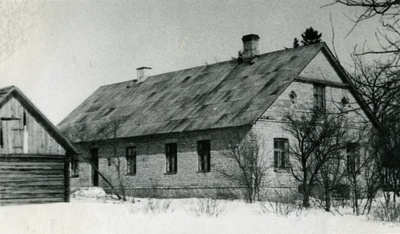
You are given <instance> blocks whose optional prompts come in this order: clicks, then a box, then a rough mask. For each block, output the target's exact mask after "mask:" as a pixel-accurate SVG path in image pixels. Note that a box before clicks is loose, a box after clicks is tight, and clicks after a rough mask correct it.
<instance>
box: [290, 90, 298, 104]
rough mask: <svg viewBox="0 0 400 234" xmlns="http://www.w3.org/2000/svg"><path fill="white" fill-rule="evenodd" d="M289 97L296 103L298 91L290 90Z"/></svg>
mask: <svg viewBox="0 0 400 234" xmlns="http://www.w3.org/2000/svg"><path fill="white" fill-rule="evenodd" d="M289 99H290V102H291V103H292V104H296V101H297V95H296V93H295V92H294V91H292V92H290V94H289Z"/></svg>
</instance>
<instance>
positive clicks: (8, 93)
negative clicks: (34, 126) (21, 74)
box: [0, 86, 76, 154]
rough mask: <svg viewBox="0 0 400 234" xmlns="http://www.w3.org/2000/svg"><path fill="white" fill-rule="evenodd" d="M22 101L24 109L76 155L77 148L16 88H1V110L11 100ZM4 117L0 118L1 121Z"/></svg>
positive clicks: (67, 149) (66, 148)
mask: <svg viewBox="0 0 400 234" xmlns="http://www.w3.org/2000/svg"><path fill="white" fill-rule="evenodd" d="M11 97H15V98H16V99H17V100H19V101H20V103H21V104H22V106H23V107H24V109H26V110H27V111H28V112H29V113H30V114H31V115H33V116H34V117H35V119H36V120H38V121H39V122H40V123H41V125H42V126H43V127H44V128H45V129H46V131H47V132H48V133H49V134H50V135H51V136H52V137H53V138H54V139H55V140H56V141H57V142H58V143H59V144H60V145H61V146H62V147H63V148H64V149H65V150H66V151H67V152H68V153H71V154H76V150H75V148H74V147H73V146H72V144H71V143H70V142H69V140H67V139H66V138H65V137H64V136H63V135H61V134H60V132H59V131H58V129H57V128H56V127H55V126H54V125H53V124H52V123H51V122H50V121H49V120H48V119H47V118H46V116H44V114H43V113H42V112H41V111H40V110H39V109H38V108H37V107H36V106H35V105H34V104H33V103H32V102H31V101H30V100H29V99H28V98H27V97H26V96H25V95H24V94H23V93H22V92H21V91H20V90H19V89H18V88H17V87H15V86H9V87H5V88H0V108H1V107H2V106H3V105H4V104H5V103H6V102H7V101H8V100H9V99H10V98H11ZM1 117H2V116H0V119H1Z"/></svg>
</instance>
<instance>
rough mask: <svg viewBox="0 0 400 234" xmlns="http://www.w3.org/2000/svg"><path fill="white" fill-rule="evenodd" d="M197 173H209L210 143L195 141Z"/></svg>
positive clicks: (208, 141)
mask: <svg viewBox="0 0 400 234" xmlns="http://www.w3.org/2000/svg"><path fill="white" fill-rule="evenodd" d="M197 156H198V160H197V171H198V172H201V173H207V172H210V171H211V141H210V140H201V141H197Z"/></svg>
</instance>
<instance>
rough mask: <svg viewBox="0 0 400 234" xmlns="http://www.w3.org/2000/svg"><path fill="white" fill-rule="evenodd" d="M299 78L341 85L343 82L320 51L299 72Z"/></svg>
mask: <svg viewBox="0 0 400 234" xmlns="http://www.w3.org/2000/svg"><path fill="white" fill-rule="evenodd" d="M299 78H306V79H315V80H323V81H327V82H335V83H343V80H342V79H341V78H340V76H339V74H338V73H337V72H336V70H335V69H334V67H333V66H332V64H331V63H330V62H329V60H328V59H327V57H326V56H325V54H324V53H323V51H320V52H319V53H318V54H317V55H316V56H315V57H314V59H313V60H311V62H310V63H309V64H308V65H307V66H306V67H305V68H304V69H303V71H302V72H300V74H299Z"/></svg>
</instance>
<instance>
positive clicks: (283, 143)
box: [274, 138, 289, 169]
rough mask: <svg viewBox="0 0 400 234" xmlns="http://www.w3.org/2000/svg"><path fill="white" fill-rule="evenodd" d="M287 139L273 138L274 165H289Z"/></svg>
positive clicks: (282, 166)
mask: <svg viewBox="0 0 400 234" xmlns="http://www.w3.org/2000/svg"><path fill="white" fill-rule="evenodd" d="M288 152H289V140H288V139H285V138H274V167H275V168H282V169H284V168H288V167H289V158H288V157H289V155H288Z"/></svg>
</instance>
